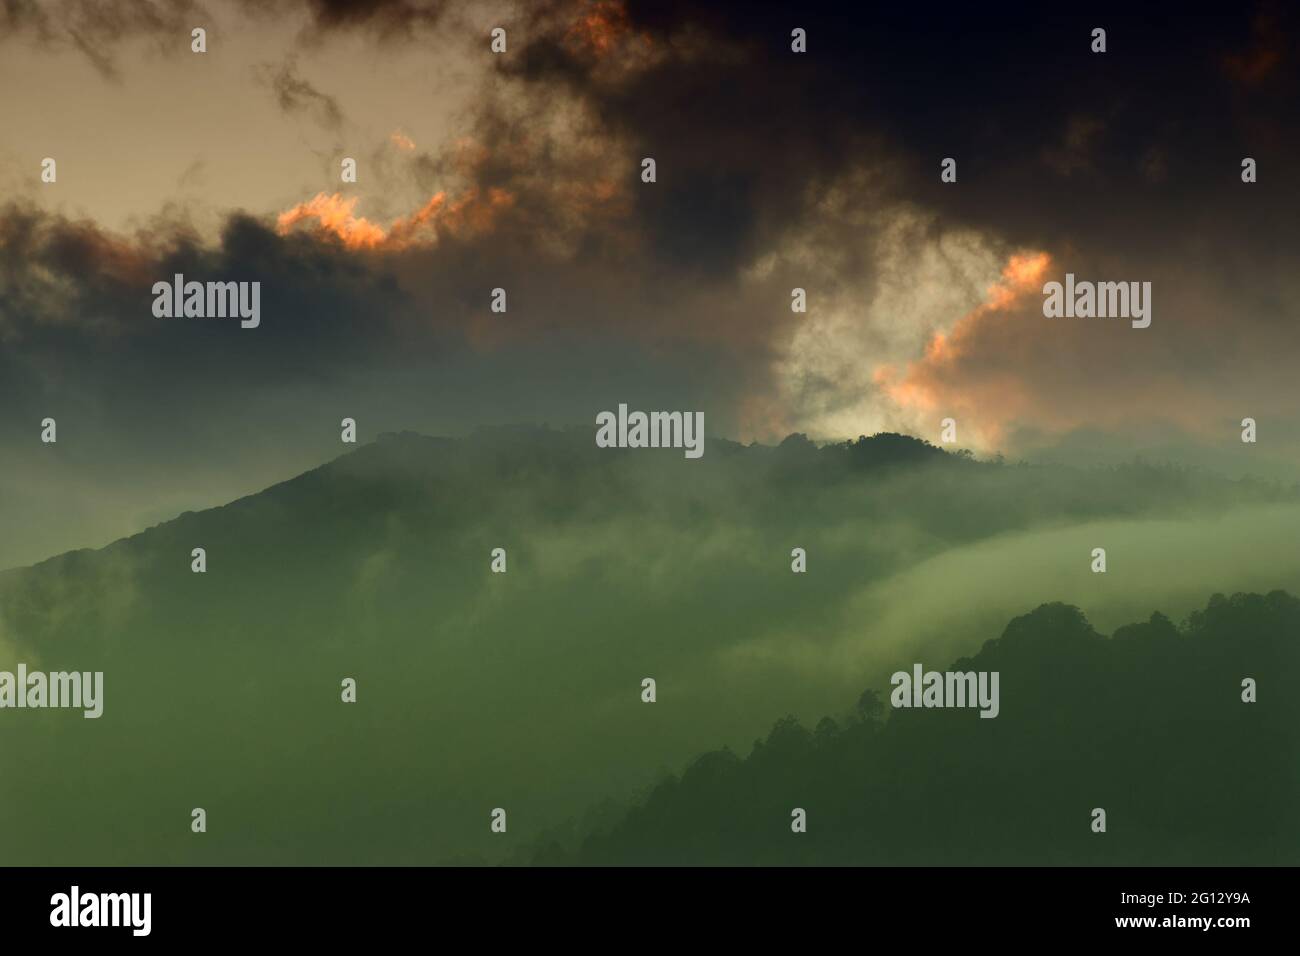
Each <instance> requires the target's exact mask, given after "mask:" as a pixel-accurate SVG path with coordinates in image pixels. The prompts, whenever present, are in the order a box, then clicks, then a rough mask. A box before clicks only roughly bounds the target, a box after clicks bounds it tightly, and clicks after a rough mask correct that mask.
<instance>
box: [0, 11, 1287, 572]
mask: <svg viewBox="0 0 1300 956" xmlns="http://www.w3.org/2000/svg"><path fill="white" fill-rule="evenodd" d="M696 6H697V5H688V4H679V3H672V2H647V3H635V2H619V0H596V2H557V3H527V4H506V3H484V2H474V3H469V2H465V3H422V2H415V0H392V2H377V3H369V4H361V3H349V2H338V0H279V2H273V3H268V2H253V0H245V2H237V0H225V2H218V0H213V2H208V3H203V4H198V3H193V4H191V3H184V2H181V3H162V2H155V3H150V2H146V0H135V2H125V0H118V2H95V3H92V2H72V0H54V2H40V3H38V2H25V0H10V2H7V3H4V4H3V5H0V84H3V87H4V89H6V90H7V91H9V94H8V95H7V96H6V97H5V100H4V104H3V106H2V107H0V201H2V202H3V205H0V461H2V462H3V466H4V467H3V468H2V469H0V567H3V566H9V565H13V564H19V563H26V562H29V561H33V560H37V559H40V558H42V557H45V556H48V555H50V554H53V553H57V552H59V551H62V550H66V549H68V548H72V547H77V546H97V545H100V544H103V543H105V542H106V541H107V540H110V539H111V538H113V537H116V536H118V535H121V534H125V533H128V532H130V531H133V530H138V529H139V528H141V527H143V526H144V525H146V524H148V523H151V522H155V521H158V520H162V519H165V518H168V517H170V516H172V515H174V514H175V513H177V512H178V511H180V510H183V509H186V508H199V507H207V506H210V505H212V504H216V503H219V502H222V501H226V500H229V499H230V498H232V497H234V496H236V495H239V494H245V493H250V492H254V491H257V490H260V489H261V488H263V487H265V486H266V485H267V484H269V483H271V482H273V481H275V480H278V479H281V478H285V477H289V476H291V475H293V474H295V473H297V472H298V471H301V470H303V469H305V468H308V467H311V466H313V465H315V464H318V463H319V462H321V461H323V460H325V459H327V458H329V457H332V456H333V455H335V454H337V453H338V452H339V451H341V450H342V446H341V445H340V444H339V440H338V423H339V420H340V419H341V418H343V417H344V416H351V417H354V418H356V419H357V421H358V423H359V429H360V438H361V440H362V441H366V440H369V439H371V438H373V437H374V436H375V435H376V434H378V433H379V432H381V431H386V430H393V429H400V428H414V429H418V430H422V431H429V432H443V433H463V432H465V431H467V430H469V429H471V428H473V427H474V426H476V425H479V424H486V423H497V422H508V421H549V422H551V423H553V424H562V423H583V422H592V421H593V420H594V416H595V414H596V412H598V411H600V410H602V409H606V408H613V407H615V406H616V405H617V404H618V403H619V402H628V403H629V404H631V405H632V406H633V407H642V408H664V409H692V410H695V409H698V410H702V411H704V413H705V418H706V428H707V431H708V432H709V433H710V434H715V435H723V436H727V437H731V438H737V439H740V440H745V441H748V440H773V439H779V438H780V437H782V436H783V435H785V434H787V433H789V432H791V431H804V432H807V433H808V434H810V435H812V436H813V437H817V438H838V437H852V436H855V435H857V434H861V433H872V432H875V431H879V430H882V429H896V430H902V431H907V432H911V433H913V434H917V435H920V436H922V437H926V438H929V439H931V440H937V438H938V434H939V428H940V425H939V423H940V420H941V419H943V418H945V417H953V418H955V419H956V420H957V422H958V440H959V443H960V444H962V445H965V446H969V447H972V448H975V449H976V450H978V451H980V452H981V453H993V452H997V451H1002V452H1004V453H1006V454H1008V455H1011V456H1025V457H1032V458H1057V459H1064V460H1070V461H1079V462H1108V461H1113V460H1122V459H1124V458H1127V457H1131V456H1132V455H1134V454H1139V453H1143V454H1147V455H1151V456H1155V457H1168V458H1174V459H1177V460H1181V461H1187V462H1191V463H1197V464H1202V465H1205V466H1207V467H1212V468H1215V469H1217V470H1222V471H1228V472H1233V473H1244V472H1256V473H1260V474H1268V475H1273V476H1278V477H1289V478H1292V479H1293V478H1294V475H1295V473H1296V472H1295V467H1296V464H1297V462H1298V461H1300V389H1297V388H1296V387H1295V382H1294V377H1295V374H1294V369H1295V368H1296V367H1297V360H1300V333H1298V332H1297V330H1296V329H1297V321H1300V314H1297V313H1298V312H1300V274H1298V273H1297V270H1296V268H1295V263H1296V259H1297V257H1296V253H1297V251H1298V250H1297V245H1298V243H1297V240H1296V222H1297V215H1296V214H1297V212H1298V211H1300V209H1298V208H1297V207H1298V206H1300V189H1297V188H1296V185H1295V182H1296V175H1297V173H1298V172H1300V160H1297V158H1296V157H1297V156H1300V142H1298V140H1300V136H1298V135H1297V126H1296V121H1295V118H1296V116H1297V115H1300V109H1298V107H1300V97H1297V91H1298V86H1297V74H1296V54H1297V51H1296V46H1295V39H1296V18H1295V16H1294V14H1293V13H1291V12H1290V11H1289V10H1288V9H1287V8H1286V7H1285V5H1282V4H1268V3H1265V4H1255V5H1241V6H1240V7H1238V8H1237V12H1235V13H1234V14H1232V15H1230V16H1229V15H1224V16H1223V17H1222V18H1221V19H1219V20H1215V21H1212V22H1211V21H1207V20H1204V19H1197V18H1196V17H1195V16H1193V15H1191V14H1189V13H1188V12H1187V11H1186V10H1185V9H1183V8H1181V7H1180V6H1179V5H1170V6H1169V7H1168V8H1167V10H1166V11H1165V12H1164V13H1162V12H1161V11H1160V10H1157V9H1155V8H1153V9H1152V10H1144V11H1142V12H1141V14H1140V16H1136V17H1135V16H1133V15H1131V14H1128V13H1126V12H1125V10H1124V8H1123V7H1122V6H1121V7H1116V8H1107V7H1104V6H1090V7H1089V9H1088V10H1087V11H1084V12H1081V13H1079V14H1057V15H1053V14H1050V13H1045V12H1044V11H1043V10H1042V9H1041V8H1038V7H1026V8H1023V9H1020V8H1015V7H1006V8H1004V9H1001V10H997V11H989V10H984V9H977V8H972V9H971V10H970V11H969V12H966V13H957V14H945V15H944V17H942V18H941V17H937V16H936V15H935V13H934V12H933V11H932V10H930V9H928V8H924V7H908V8H906V9H901V10H900V9H894V8H887V9H884V10H883V11H876V12H871V11H860V12H856V13H854V14H852V16H853V17H856V19H850V18H848V17H847V15H846V14H845V13H843V12H842V11H836V10H833V8H832V7H830V6H829V5H824V6H826V9H825V10H823V9H822V6H823V5H818V4H779V5H755V4H749V3H745V4H712V3H711V4H708V5H700V6H706V9H703V10H701V9H696ZM835 6H840V5H838V4H837V5H835ZM1165 13H1167V15H1165ZM498 26H499V27H502V28H504V29H505V30H506V36H507V49H506V52H505V53H502V54H494V53H492V52H491V50H490V46H489V44H490V36H489V34H490V31H491V30H492V29H493V28H494V27H498ZM1098 26H1101V27H1104V28H1105V29H1106V30H1107V44H1108V49H1107V52H1105V53H1104V54H1097V53H1093V52H1091V50H1090V44H1091V31H1092V29H1093V28H1094V27H1098ZM195 27H203V28H205V29H206V30H207V45H208V52H206V53H203V54H197V53H193V52H191V48H190V46H191V35H190V33H191V30H192V29H194V28H195ZM796 27H799V28H802V29H805V30H806V31H807V37H808V39H807V53H804V54H796V53H793V52H792V51H791V46H790V44H791V30H792V29H794V28H796ZM1247 156H1249V157H1252V158H1254V159H1255V160H1256V161H1257V164H1258V170H1259V173H1258V182H1256V183H1253V184H1245V183H1243V182H1242V181H1241V161H1242V159H1243V157H1247ZM46 157H50V158H53V159H55V160H56V162H57V174H58V175H57V182H55V183H43V182H42V181H41V163H42V160H43V159H45V158H46ZM345 157H351V158H354V159H355V160H356V161H357V168H358V177H357V182H356V183H355V184H351V183H344V182H342V181H341V180H340V163H341V161H342V159H343V158H345ZM644 157H653V158H654V159H655V160H656V163H657V181H656V182H654V183H643V182H642V181H641V179H640V175H639V173H640V165H641V160H642V159H643V158H644ZM945 157H953V158H955V159H956V160H957V182H955V183H944V182H941V181H940V162H941V160H942V159H943V158H945ZM176 272H183V273H184V274H185V275H186V277H187V278H190V279H199V280H206V279H219V280H236V281H254V280H255V281H260V282H261V283H262V324H261V326H260V327H259V328H257V329H241V328H240V327H239V324H238V323H237V322H232V321H227V320H207V319H160V318H156V317H155V316H154V315H153V312H152V309H151V305H152V294H151V291H150V290H151V287H152V285H153V283H154V282H157V281H159V280H166V279H169V278H170V277H171V276H172V275H173V274H174V273H176ZM1067 272H1072V273H1074V274H1076V275H1077V276H1078V277H1079V278H1080V279H1091V280H1096V281H1104V280H1114V281H1149V282H1151V283H1152V323H1151V326H1150V327H1149V328H1146V329H1134V328H1131V327H1130V325H1129V323H1128V322H1127V321H1125V320H1122V319H1064V318H1061V319H1048V318H1045V317H1044V316H1043V314H1042V298H1043V297H1042V294H1041V288H1042V284H1043V283H1044V282H1046V281H1049V280H1052V279H1056V280H1060V279H1061V278H1062V277H1063V276H1064V274H1065V273H1067ZM498 287H500V288H504V289H506V290H507V294H508V303H509V310H508V312H507V313H506V314H504V315H501V314H494V313H492V312H491V311H490V310H489V302H490V297H491V290H492V289H494V288H498ZM795 287H800V288H804V289H806V290H807V296H808V311H807V313H806V314H798V313H794V312H792V311H791V308H790V301H791V299H790V295H791V289H793V288H795ZM47 416H48V417H54V418H56V419H57V421H58V428H59V442H58V444H57V446H49V445H42V444H41V443H40V441H39V436H40V421H41V419H43V418H45V417H47ZM1247 416H1250V417H1253V418H1256V419H1257V420H1258V422H1259V442H1258V444H1257V445H1243V444H1242V443H1241V442H1240V440H1239V434H1240V421H1241V419H1242V418H1243V417H1247Z"/></svg>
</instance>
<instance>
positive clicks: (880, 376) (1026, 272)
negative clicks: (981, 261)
mask: <svg viewBox="0 0 1300 956" xmlns="http://www.w3.org/2000/svg"><path fill="white" fill-rule="evenodd" d="M1050 265H1051V257H1050V256H1049V255H1048V254H1047V253H1046V252H1032V253H1021V254H1017V255H1013V256H1012V257H1011V258H1010V260H1009V261H1008V262H1007V264H1006V266H1005V267H1004V268H1003V270H1002V275H1001V277H1000V278H999V280H998V281H997V282H995V283H994V284H993V285H991V286H990V287H989V289H988V291H987V293H986V294H985V299H984V302H982V303H981V304H980V305H979V306H977V307H976V308H975V309H973V310H972V311H970V312H969V313H967V314H966V315H964V316H962V318H961V319H959V320H958V321H957V323H956V324H955V325H954V326H953V327H952V329H951V330H950V331H949V332H947V333H945V332H935V333H934V334H933V335H932V336H931V338H930V340H929V341H928V342H927V343H926V345H925V350H924V353H923V355H922V357H921V358H920V359H919V360H917V361H915V362H912V363H910V364H909V365H908V367H907V370H906V372H904V373H902V374H900V373H899V370H898V369H897V368H896V367H895V366H893V365H882V366H880V367H878V368H877V369H876V370H875V372H874V374H873V376H872V377H873V380H874V381H875V384H876V385H877V386H878V387H879V388H880V389H881V390H882V391H883V392H884V393H885V394H886V395H887V396H889V398H890V399H892V400H893V401H894V402H895V403H896V404H897V405H898V406H899V407H900V408H901V409H903V410H905V411H908V412H914V413H922V414H926V415H932V414H934V413H936V412H938V411H944V412H945V413H966V412H968V411H972V410H973V409H974V407H975V406H976V405H978V412H979V414H978V416H976V415H968V416H967V417H968V418H969V419H970V420H971V422H970V424H971V426H972V427H973V428H974V431H975V435H976V436H977V438H978V439H979V442H980V444H982V445H985V446H991V445H994V444H996V443H997V442H998V441H999V440H1000V439H1001V438H1002V437H1003V435H1004V434H1005V427H1006V425H1007V424H1008V421H1009V419H1010V418H1011V417H1013V416H1014V415H1016V414H1017V413H1019V412H1020V411H1022V410H1023V409H1024V408H1026V407H1027V406H1028V404H1029V399H1028V397H1027V395H1026V392H1025V389H1024V388H1023V387H1022V385H1021V383H1020V382H1018V381H1017V380H1015V379H1014V378H1012V377H1009V376H1002V377H998V376H996V375H986V376H985V377H983V378H982V379H981V381H980V386H979V397H978V402H976V401H974V400H973V396H971V395H969V394H963V393H961V391H960V386H957V385H956V380H957V378H958V377H959V376H958V371H959V369H958V366H959V364H960V363H961V362H962V360H963V359H964V358H965V357H966V356H968V355H969V353H970V352H971V351H972V350H973V347H974V344H975V343H976V342H977V341H978V340H979V339H980V338H982V337H983V336H984V335H985V334H986V333H987V332H988V331H989V330H990V328H991V327H992V326H994V325H996V324H997V323H1000V322H1003V321H1006V320H1007V318H1008V317H1009V316H1010V315H1011V313H1012V312H1013V311H1014V309H1015V308H1016V307H1017V306H1019V305H1020V304H1021V303H1022V302H1023V300H1024V298H1025V297H1026V296H1027V295H1029V294H1033V293H1038V292H1040V291H1041V290H1042V282H1043V277H1044V276H1045V275H1046V274H1047V270H1048V268H1049V266H1050Z"/></svg>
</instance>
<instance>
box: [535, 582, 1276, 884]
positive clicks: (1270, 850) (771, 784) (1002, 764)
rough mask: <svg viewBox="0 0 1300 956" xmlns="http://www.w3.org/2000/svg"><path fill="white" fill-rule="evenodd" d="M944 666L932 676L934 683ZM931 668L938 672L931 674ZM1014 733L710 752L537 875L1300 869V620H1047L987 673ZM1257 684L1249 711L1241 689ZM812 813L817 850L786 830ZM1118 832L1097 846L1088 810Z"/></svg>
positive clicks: (1016, 625) (818, 730)
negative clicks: (631, 869)
mask: <svg viewBox="0 0 1300 956" xmlns="http://www.w3.org/2000/svg"><path fill="white" fill-rule="evenodd" d="M935 664H938V662H931V665H935ZM935 669H938V668H935ZM943 669H948V670H957V671H970V670H975V671H981V670H985V671H994V670H996V671H999V672H1000V674H1001V714H1000V715H999V716H998V717H997V718H995V719H980V718H979V717H978V715H977V712H976V711H973V710H960V709H922V710H909V709H897V710H893V709H892V708H889V707H888V706H887V704H885V703H883V702H882V701H884V700H886V699H887V694H885V693H884V692H883V691H882V693H881V694H880V695H877V694H876V693H874V692H873V691H868V692H866V693H865V694H864V695H863V697H862V700H861V701H860V703H859V707H858V710H857V712H856V713H854V714H852V715H850V716H848V718H847V719H842V720H839V721H837V720H834V719H832V718H825V719H823V720H822V721H821V722H820V723H819V724H818V725H817V726H816V727H815V728H814V729H811V730H810V729H808V728H806V727H803V726H801V725H800V724H799V722H798V721H796V720H795V719H794V718H784V719H782V720H780V721H778V722H777V723H776V725H775V726H774V727H773V728H772V731H771V733H769V734H768V736H767V738H766V739H765V740H758V741H755V743H754V747H753V750H752V751H751V752H750V754H749V755H748V756H747V757H744V758H741V757H738V756H737V755H736V754H734V753H732V752H731V751H730V750H720V751H714V752H712V753H707V754H704V755H703V756H701V757H699V758H698V759H696V760H695V761H694V762H692V763H691V764H690V765H689V766H688V767H687V768H686V769H685V770H684V771H683V772H682V773H681V775H680V776H674V777H671V778H670V779H668V780H666V781H665V782H663V783H661V784H660V785H658V786H657V787H655V788H654V789H653V790H652V791H651V792H650V793H649V794H648V796H646V797H645V798H644V800H642V801H641V802H640V803H639V805H637V806H636V807H635V808H633V809H632V810H631V811H630V812H629V813H628V814H627V815H626V816H625V817H624V818H623V819H622V820H620V821H619V822H617V823H616V824H614V825H613V826H612V827H610V828H609V829H608V831H607V832H603V833H600V834H598V835H594V836H591V837H589V838H588V839H587V840H586V841H585V842H583V843H582V844H581V846H579V847H578V848H577V849H576V851H574V852H569V851H566V850H565V849H564V848H562V847H560V846H559V845H558V844H556V843H554V842H552V843H549V844H548V843H545V842H543V844H542V845H541V846H539V847H537V848H535V849H534V851H533V853H532V855H531V857H525V859H528V860H529V861H530V862H533V863H541V864H571V863H580V864H647V865H657V864H863V863H870V864H893V865H899V864H901V865H914V864H927V865H954V864H956V865H962V864H992V865H999V864H1034V865H1042V864H1070V865H1092V864H1096V865H1113V864H1125V865H1172V866H1177V865H1205V864H1277V865H1291V866H1294V865H1296V863H1297V862H1300V698H1298V697H1297V695H1296V694H1295V693H1293V689H1294V688H1295V687H1296V686H1297V679H1300V601H1298V600H1297V599H1296V598H1294V597H1292V596H1291V595H1289V594H1286V593H1284V592H1281V591H1275V592H1273V593H1271V594H1268V595H1258V594H1235V595H1233V596H1232V597H1231V598H1225V597H1224V596H1223V595H1221V594H1216V595H1214V596H1213V597H1212V598H1211V599H1210V601H1209V604H1208V605H1207V606H1206V608H1205V609H1204V610H1203V611H1199V612H1197V613H1195V614H1193V615H1192V616H1191V617H1190V618H1189V620H1188V621H1187V622H1186V623H1185V625H1184V626H1183V627H1182V628H1181V629H1180V628H1178V627H1175V626H1174V625H1173V623H1171V622H1170V621H1169V619H1168V618H1166V617H1164V616H1163V615H1161V614H1158V613H1157V614H1153V615H1152V616H1151V619H1150V620H1149V621H1147V622H1146V623H1143V624H1133V625H1129V626H1127V627H1123V628H1120V629H1119V630H1118V631H1116V632H1115V634H1114V636H1113V637H1110V638H1106V637H1103V636H1102V635H1100V634H1098V633H1097V632H1096V631H1094V630H1093V629H1092V627H1091V626H1090V625H1089V624H1088V621H1087V620H1086V618H1085V617H1084V616H1083V614H1082V613H1081V612H1080V611H1079V609H1078V608H1075V607H1069V606H1066V605H1063V604H1045V605H1043V606H1042V607H1039V608H1038V609H1037V610H1035V611H1033V612H1032V613H1030V614H1026V615H1024V616H1023V617H1019V618H1016V619H1015V620H1014V621H1012V622H1011V623H1010V624H1009V625H1008V626H1007V629H1006V631H1005V632H1004V633H1003V635H1002V637H1001V638H999V639H997V640H991V641H989V642H988V643H987V644H985V645H984V647H983V648H982V649H981V650H980V652H979V653H978V654H976V655H974V657H971V658H966V659H962V660H959V661H956V662H954V663H952V664H951V666H950V667H946V668H943ZM1244 677H1253V678H1254V679H1255V680H1256V681H1258V685H1259V699H1258V701H1257V702H1255V703H1243V701H1242V699H1241V693H1242V688H1241V679H1242V678H1244ZM795 807H800V808H803V809H805V810H806V812H807V818H808V825H807V832H805V833H802V834H795V833H793V832H792V831H791V828H790V819H791V810H792V808H795ZM1096 807H1101V808H1103V809H1105V811H1106V814H1107V831H1106V832H1105V833H1094V832H1092V830H1091V828H1090V823H1091V819H1092V817H1091V811H1092V810H1093V808H1096Z"/></svg>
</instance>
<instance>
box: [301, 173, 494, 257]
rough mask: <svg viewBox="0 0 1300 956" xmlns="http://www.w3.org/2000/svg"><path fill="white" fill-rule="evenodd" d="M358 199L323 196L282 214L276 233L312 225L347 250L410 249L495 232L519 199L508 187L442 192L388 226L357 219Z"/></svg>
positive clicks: (362, 218)
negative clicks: (499, 218) (450, 194)
mask: <svg viewBox="0 0 1300 956" xmlns="http://www.w3.org/2000/svg"><path fill="white" fill-rule="evenodd" d="M357 201H358V200H357V197H356V196H350V197H345V196H342V195H340V194H339V193H333V194H326V193H318V194H317V195H316V196H314V197H312V198H311V199H310V200H308V201H307V202H303V203H299V204H298V205H296V206H294V207H293V208H292V209H286V210H285V211H284V212H282V213H280V215H279V216H278V217H277V218H276V230H277V231H278V232H279V233H280V234H281V235H286V234H287V233H289V232H290V231H291V230H293V229H294V227H295V226H297V225H298V224H300V223H304V222H309V223H314V224H315V226H316V229H317V230H318V231H319V232H322V233H325V234H327V235H331V236H333V237H335V238H336V239H338V240H339V241H340V242H342V243H343V245H344V246H345V247H346V248H348V249H385V250H395V249H406V248H409V247H411V246H418V245H434V244H436V243H437V241H438V238H439V236H440V235H451V236H465V237H472V236H476V235H482V234H484V233H487V232H490V231H491V230H492V228H493V227H494V225H495V223H496V218H497V216H498V214H499V213H501V212H502V211H504V210H506V209H509V208H510V207H511V206H512V205H514V197H513V196H512V195H511V194H510V193H509V192H507V191H506V190H504V189H495V188H492V189H488V190H486V191H484V190H480V189H478V188H477V187H475V188H472V189H470V190H468V191H467V192H466V193H465V194H464V195H463V196H461V197H460V198H459V199H456V200H451V201H449V200H448V198H447V194H446V193H445V192H438V193H435V194H434V195H433V196H432V197H431V198H430V199H429V201H428V202H427V203H425V204H424V205H423V206H422V207H420V209H418V210H417V211H416V212H415V213H413V214H412V215H410V216H406V217H404V218H399V219H395V220H393V222H392V223H391V224H389V226H388V227H387V228H385V227H383V226H381V225H378V224H377V223H374V222H371V221H370V220H369V219H366V218H365V217H363V216H358V215H356V212H355V210H356V206H357Z"/></svg>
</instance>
